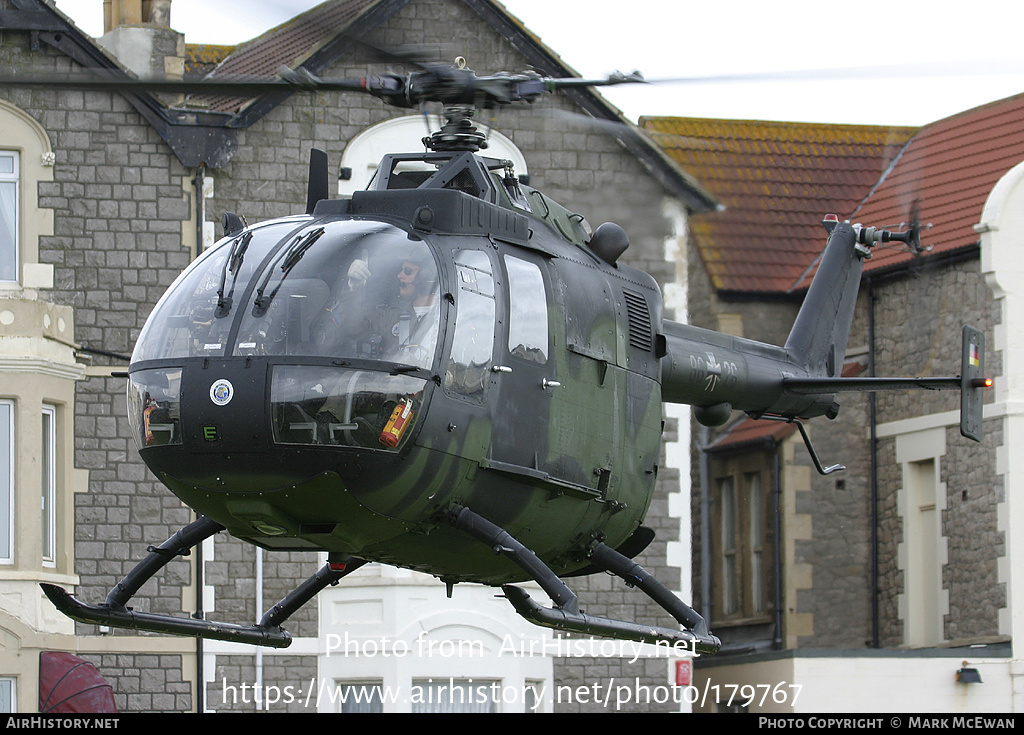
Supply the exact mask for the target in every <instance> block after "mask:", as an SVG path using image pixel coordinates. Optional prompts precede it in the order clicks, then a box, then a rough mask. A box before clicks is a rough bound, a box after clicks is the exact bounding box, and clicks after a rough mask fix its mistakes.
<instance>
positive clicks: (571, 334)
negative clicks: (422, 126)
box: [42, 64, 991, 654]
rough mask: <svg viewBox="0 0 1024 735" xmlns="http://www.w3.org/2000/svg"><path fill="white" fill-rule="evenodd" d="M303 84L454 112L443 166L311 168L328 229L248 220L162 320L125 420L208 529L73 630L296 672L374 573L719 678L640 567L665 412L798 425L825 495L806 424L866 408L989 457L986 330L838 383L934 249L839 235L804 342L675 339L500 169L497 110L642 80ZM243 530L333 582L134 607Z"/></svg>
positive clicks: (139, 347)
mask: <svg viewBox="0 0 1024 735" xmlns="http://www.w3.org/2000/svg"><path fill="white" fill-rule="evenodd" d="M281 77H282V78H281V80H279V81H275V82H270V83H266V84H265V85H264V87H261V88H260V89H261V90H262V91H268V90H272V91H281V90H282V89H296V88H299V89H322V90H330V89H335V90H337V89H340V90H345V91H350V92H361V93H368V94H371V95H373V96H376V97H378V98H380V99H381V100H382V101H384V102H385V103H387V104H390V105H394V106H397V107H405V108H411V107H415V106H418V105H421V104H423V103H425V102H431V103H440V104H441V105H443V106H444V116H445V118H446V120H445V122H444V124H443V125H442V126H441V127H440V129H439V130H437V131H436V132H434V133H433V134H431V135H430V136H428V137H427V138H425V139H424V143H425V146H426V148H427V150H426V152H418V153H408V154H388V155H386V156H385V157H384V158H383V160H382V161H381V164H380V166H379V167H378V170H377V174H376V175H375V178H374V179H373V181H372V182H371V184H370V185H369V187H368V188H367V189H366V190H365V191H360V192H356V193H354V194H353V195H352V197H351V198H346V199H331V198H330V197H329V193H328V176H327V171H328V165H327V161H326V156H325V155H324V154H323V153H321V152H319V151H312V152H311V154H310V166H309V183H308V189H307V206H306V210H305V212H304V213H301V214H297V215H293V216H288V217H283V218H280V219H274V220H269V221H264V222H260V223H256V224H253V225H247V224H246V223H245V222H243V221H242V220H241V218H240V217H238V216H237V215H234V214H231V213H227V214H225V215H224V238H223V239H221V240H220V241H219V242H218V243H217V244H216V245H215V246H214V247H212V248H210V249H208V250H206V251H205V252H204V253H203V254H202V255H201V256H200V257H198V258H197V259H196V260H195V261H194V262H193V263H192V264H190V265H189V267H188V268H187V269H186V270H185V271H184V272H183V273H182V274H181V275H180V276H179V277H178V278H177V280H176V281H175V282H174V283H173V284H172V285H171V286H170V288H169V289H168V290H167V292H166V293H165V294H164V296H163V297H162V298H161V300H160V301H159V302H158V303H157V305H156V307H155V308H154V310H153V312H152V314H151V315H150V317H149V319H148V321H147V322H146V325H145V327H144V328H143V330H142V332H141V334H140V336H139V339H138V342H137V344H136V347H135V350H134V353H133V355H132V358H131V362H130V365H129V368H128V371H127V373H126V374H125V377H126V378H127V381H128V385H127V395H128V415H129V419H130V422H131V425H132V427H133V428H132V430H133V435H134V438H135V441H136V444H137V446H138V449H139V453H140V456H141V457H142V459H143V460H144V461H145V463H146V464H147V466H148V467H149V468H150V469H151V471H152V472H153V474H154V475H155V476H156V477H157V479H159V480H160V481H161V482H162V483H163V484H164V485H166V486H167V487H168V488H169V489H170V491H171V492H172V493H174V494H175V495H176V496H177V497H178V498H179V499H181V500H182V502H184V503H185V504H186V505H188V506H189V507H190V508H192V509H193V510H194V511H195V512H196V513H197V514H198V519H197V520H196V521H194V522H193V523H191V524H189V525H188V526H186V527H185V528H183V529H181V530H180V531H178V532H177V533H175V534H174V535H173V536H172V537H170V538H169V539H167V540H166V541H165V542H164V543H162V544H161V545H160V546H158V547H156V548H154V549H153V550H152V551H151V552H150V554H149V556H147V557H146V558H145V559H143V560H142V561H141V562H140V563H139V564H138V565H137V566H136V567H135V568H134V569H133V570H132V571H131V572H130V573H129V574H128V575H127V576H126V577H125V578H124V579H123V580H122V581H121V582H120V583H119V584H118V585H117V586H116V587H115V588H114V589H113V590H111V592H110V593H109V595H108V596H107V598H106V600H105V601H104V602H103V603H102V604H98V605H92V604H87V603H84V602H81V601H79V600H77V599H76V598H75V597H73V596H72V595H70V594H69V593H68V592H67V591H65V590H64V589H62V588H60V587H58V586H56V585H52V584H43V585H42V587H43V590H44V592H45V594H46V595H47V597H48V598H49V599H50V600H51V601H52V602H53V603H54V605H55V606H56V607H57V608H58V609H59V610H60V611H61V612H63V613H64V614H66V615H67V616H69V617H71V618H72V619H74V620H77V621H80V622H86V623H94V624H99V625H105V626H111V627H119V628H127V629H134V630H144V631H151V632H157V633H167V634H175V635H186V636H196V637H201V638H210V639H218V640H226V641H234V642H241V643H251V644H256V645H263V646H271V647H278V648H283V647H287V646H288V645H289V644H290V642H291V637H290V635H289V634H288V632H287V631H286V630H285V629H284V628H283V627H282V625H283V623H285V621H286V620H287V619H288V618H289V617H290V616H291V615H292V614H294V612H295V611H296V610H298V609H299V608H300V607H301V606H302V605H303V604H305V603H307V602H308V601H310V600H311V599H312V598H313V597H314V596H315V595H316V594H317V593H318V592H320V591H321V590H323V589H324V588H326V587H327V586H328V585H332V584H337V583H339V582H340V581H341V580H342V579H343V578H344V577H345V576H346V575H348V574H350V573H352V572H353V571H354V570H355V569H358V568H359V567H361V566H363V565H364V564H366V563H369V562H376V563H381V564H390V565H395V566H399V567H403V568H408V569H412V570H417V571H421V572H424V573H427V574H430V575H433V576H435V577H437V578H438V579H440V580H441V581H442V582H443V583H445V584H446V585H447V586H448V588H449V591H450V590H451V588H452V586H453V585H455V584H457V583H462V582H472V583H480V584H484V585H489V586H494V587H497V588H500V590H501V592H502V594H503V596H504V597H505V598H507V599H508V600H509V602H510V603H511V604H512V605H513V607H514V608H515V610H516V611H517V612H518V613H519V614H520V615H522V616H523V617H524V618H526V619H527V620H529V621H530V622H533V623H536V624H538V625H541V626H545V627H549V628H552V629H556V630H559V631H567V632H571V633H579V634H587V635H598V636H607V637H612V638H620V639H626V640H635V641H640V642H645V643H655V644H656V643H666V642H667V643H670V644H683V645H685V646H687V647H688V648H689V650H692V651H693V652H695V653H701V654H712V653H715V652H716V651H717V650H718V649H719V648H720V646H721V642H720V641H719V639H718V638H717V637H716V636H715V635H714V634H713V633H712V632H711V631H710V629H709V626H708V623H707V621H705V620H704V619H703V618H702V617H701V616H700V615H699V614H698V613H697V612H696V611H694V610H693V609H692V608H691V607H689V606H688V605H687V604H686V603H685V602H683V601H682V600H680V599H679V598H678V596H676V595H675V594H674V593H673V592H671V591H670V590H669V589H668V588H666V587H665V586H664V585H663V584H661V583H660V582H659V581H658V580H657V579H655V578H654V577H653V575H651V574H650V573H649V572H647V571H646V570H644V569H643V568H642V567H641V566H639V565H638V564H637V563H635V562H634V561H633V559H634V558H635V557H636V556H637V555H638V554H639V553H640V552H641V551H643V550H644V549H645V548H646V547H647V546H648V545H649V544H650V543H651V541H652V540H653V538H654V533H653V531H652V530H650V529H649V528H647V527H646V526H644V525H643V522H644V517H645V515H646V513H647V510H648V507H649V504H650V501H651V497H652V494H653V491H654V486H655V481H656V478H657V473H658V455H659V451H660V446H661V438H662V404H663V403H666V402H667V403H677V404H686V405H690V406H692V407H693V412H694V417H695V419H696V420H697V421H698V422H700V423H701V424H704V425H707V426H717V425H721V424H723V423H724V422H726V421H727V420H728V419H729V418H730V416H732V415H733V412H734V411H740V412H743V413H746V414H747V415H749V416H752V417H755V418H762V419H772V420H778V421H785V422H790V423H795V424H796V426H797V427H798V428H799V429H800V432H801V435H802V436H803V439H804V441H805V443H806V446H807V449H808V451H809V454H810V456H811V458H812V460H813V462H814V464H815V466H816V468H817V469H818V471H819V472H821V473H822V474H829V473H832V472H836V471H839V470H840V469H841V466H840V465H833V466H829V467H825V466H823V465H822V464H821V462H820V461H819V460H818V457H817V455H816V453H815V452H814V450H813V447H812V446H811V443H810V440H809V437H808V435H807V433H806V431H805V430H804V428H803V424H802V421H804V420H806V419H812V418H816V417H821V416H825V417H827V418H835V416H836V415H837V411H838V405H837V403H836V401H835V396H836V394H837V393H840V392H844V391H872V390H890V389H904V388H920V389H945V388H950V389H958V390H960V391H961V396H962V411H961V413H962V421H961V432H962V433H963V434H964V436H966V437H968V438H970V439H973V440H976V441H979V440H980V439H981V404H982V396H983V391H984V389H985V388H986V387H988V386H989V385H991V381H990V380H989V379H988V378H986V377H985V373H984V349H985V345H984V337H983V334H982V333H981V332H979V331H978V330H975V329H973V328H971V327H965V328H964V330H963V342H962V355H963V358H962V369H961V373H960V375H958V376H953V377H939V378H908V379H900V378H844V377H840V373H841V369H842V358H843V354H844V351H845V348H846V341H847V338H848V335H849V332H850V326H851V322H852V319H853V311H854V302H855V299H856V296H857V292H858V288H859V284H860V277H861V272H862V269H863V262H864V259H865V258H867V257H869V256H870V253H871V249H872V248H873V247H875V246H877V245H879V244H881V243H889V242H901V243H903V244H905V245H906V246H907V247H909V248H910V249H911V250H914V249H919V248H920V230H919V227H917V226H911V227H910V228H909V229H908V230H907V231H905V232H893V231H890V230H885V229H879V228H876V227H873V226H865V225H862V224H859V223H851V222H845V221H840V220H839V218H838V217H837V216H834V215H826V216H824V218H823V221H822V224H823V226H824V229H825V232H826V235H827V244H826V247H825V250H824V252H823V255H822V257H821V260H820V262H819V264H818V267H817V272H816V275H815V277H814V280H813V282H812V284H811V286H810V288H809V290H808V292H807V295H806V298H805V300H804V302H803V305H802V306H801V308H800V310H799V312H798V315H797V317H796V320H795V322H794V325H793V328H792V331H791V333H790V336H789V338H788V339H787V341H786V343H785V344H784V345H782V346H774V345H768V344H764V343H761V342H757V341H753V340H749V339H742V338H737V337H732V336H728V335H724V334H721V333H717V332H713V331H710V330H706V329H701V328H697V327H694V326H691V325H686V324H681V323H676V322H672V321H670V320H667V319H665V318H664V317H663V313H662V312H663V305H662V298H661V293H660V291H659V288H658V285H657V283H656V281H655V280H654V278H653V277H651V276H650V275H648V274H646V273H644V272H643V271H640V270H638V269H635V268H632V267H629V266H627V265H626V264H625V263H623V262H621V261H620V258H621V257H622V255H623V254H624V253H625V252H626V251H627V249H628V247H629V239H628V235H627V233H625V231H624V230H623V229H622V228H621V227H619V226H617V225H615V224H613V223H605V224H603V225H601V226H599V227H597V228H596V229H594V230H591V229H590V228H589V225H588V224H587V223H586V220H585V219H584V218H582V217H581V216H579V215H578V214H576V213H574V212H571V211H569V210H567V209H565V208H564V207H562V206H561V205H559V204H558V203H557V202H555V201H553V200H552V199H550V198H549V197H547V196H546V195H545V194H543V193H542V192H541V191H539V190H537V189H533V188H530V187H529V186H528V185H526V184H524V183H523V182H521V181H520V180H519V178H518V177H517V176H516V174H515V171H514V170H513V167H512V165H511V163H510V162H509V161H507V160H503V159H498V158H489V157H487V156H486V155H484V154H483V153H482V151H484V150H486V140H485V136H484V135H483V134H482V133H481V132H480V131H479V130H478V129H477V127H476V126H475V125H474V123H473V117H474V115H475V114H476V112H477V111H478V110H479V109H481V108H484V109H487V108H490V107H495V106H499V105H506V104H512V103H519V102H527V103H529V102H533V101H535V100H536V99H538V98H539V97H540V96H541V95H543V94H546V93H550V92H554V91H557V90H558V89H562V88H565V87H569V86H574V85H588V86H598V85H602V84H620V83H637V82H640V81H642V78H641V77H639V76H638V75H615V76H612V77H609V78H607V79H604V80H581V79H550V78H545V77H542V76H541V75H539V74H537V73H534V72H524V73H502V74H495V75H491V76H478V75H476V74H475V73H474V72H472V71H471V70H469V69H467V68H465V67H464V66H463V65H461V64H457V65H456V66H454V67H448V66H441V65H436V66H432V67H429V68H425V69H423V70H420V71H416V72H412V73H410V74H408V75H405V76H399V75H395V74H383V75H379V76H376V77H368V78H366V79H360V80H327V79H320V78H318V77H315V76H314V75H312V74H310V73H308V72H305V71H302V70H298V71H292V70H283V71H282V74H281ZM106 81H107V80H101V82H103V83H101V82H96V84H97V85H99V86H103V87H104V88H110V87H111V86H112V85H110V84H107V83H105V82H106ZM62 84H63V85H64V86H69V83H67V82H64V83H62ZM91 84H93V82H90V81H85V82H83V86H86V87H87V86H89V85H91ZM141 84H147V83H141ZM233 84H234V85H235V86H234V87H232V88H233V89H234V88H237V86H238V85H240V84H241V82H237V83H233ZM139 85H140V83H139V82H136V81H128V82H126V83H125V85H124V86H123V88H124V89H126V90H130V89H134V88H137V86H139ZM175 85H177V86H175ZM191 87H194V85H192V84H187V83H170V84H168V85H167V86H166V87H164V88H162V89H165V90H166V91H175V90H185V89H188V88H191ZM114 88H117V86H116V85H114ZM222 531H226V532H228V533H229V534H231V535H232V536H235V537H237V538H239V539H242V540H244V541H247V542H249V543H252V544H255V545H257V546H259V547H262V548H265V549H271V550H287V551H313V552H326V553H327V557H328V559H327V563H326V564H325V565H324V566H323V567H322V568H321V569H320V570H319V571H318V572H317V573H316V574H314V575H313V576H312V577H310V578H309V579H308V580H306V581H305V582H304V583H303V584H301V585H300V586H299V587H298V588H297V589H296V590H294V591H293V592H292V593H290V594H289V595H288V596H286V597H285V598H284V599H283V600H281V601H280V602H279V603H278V604H277V605H275V606H274V607H273V608H271V609H270V610H269V611H268V612H267V613H266V614H265V615H264V616H263V618H262V619H261V620H260V622H259V623H257V624H255V625H249V626H246V625H236V624H229V623H224V622H217V621H211V620H203V619H194V618H184V617H178V616H172V615H164V614H155V613H145V612H138V611H135V610H132V609H131V608H130V607H129V605H128V603H129V601H130V600H131V598H132V596H133V595H134V594H135V593H137V592H138V590H139V589H140V588H141V586H142V585H143V584H144V583H145V582H146V581H147V580H149V579H150V578H152V577H153V576H154V575H155V574H157V573H159V571H160V570H161V569H162V568H163V567H164V566H165V565H166V564H167V563H168V562H169V561H170V560H171V559H173V558H174V557H175V556H177V555H179V554H183V553H187V552H188V550H189V549H191V548H192V547H194V546H196V545H197V544H199V543H201V542H202V541H203V540H204V539H206V538H209V537H211V536H213V535H215V534H217V533H220V532H222ZM597 572H610V573H612V574H615V575H617V576H619V577H621V578H622V579H624V580H625V581H626V582H627V583H628V584H629V585H631V586H635V587H638V588H639V590H640V591H641V592H643V593H644V594H646V595H648V596H649V597H650V598H651V599H652V600H654V601H655V602H656V603H657V604H658V605H660V606H661V607H662V608H663V609H664V610H666V611H667V612H668V613H669V614H670V615H671V616H672V617H673V618H674V619H675V620H676V621H677V622H678V623H679V628H678V629H675V628H667V627H659V626H651V625H643V624H639V623H636V622H633V621H628V620H617V619H612V618H604V617H597V616H593V615H588V614H586V613H584V612H583V611H581V610H580V607H579V602H578V599H577V597H576V595H575V593H574V592H573V591H572V589H571V588H570V587H569V585H568V583H567V582H566V581H565V580H566V579H572V578H573V577H575V576H582V575H588V574H593V573H597ZM523 582H536V583H537V584H538V585H539V586H540V587H541V589H542V590H543V591H544V592H545V593H546V594H547V595H548V596H549V597H550V598H551V602H552V605H551V606H550V607H545V606H544V605H542V604H540V603H538V602H536V601H535V600H533V599H532V598H531V597H530V596H529V595H528V594H527V593H526V592H525V591H524V590H523V589H522V588H521V587H520V586H517V585H519V584H521V583H523Z"/></svg>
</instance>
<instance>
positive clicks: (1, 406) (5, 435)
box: [0, 399, 14, 564]
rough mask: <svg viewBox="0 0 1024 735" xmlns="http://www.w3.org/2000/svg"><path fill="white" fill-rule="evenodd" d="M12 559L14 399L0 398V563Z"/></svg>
mask: <svg viewBox="0 0 1024 735" xmlns="http://www.w3.org/2000/svg"><path fill="white" fill-rule="evenodd" d="M12 561H14V401H11V400H8V399H0V563H7V564H9V563H11V562H12Z"/></svg>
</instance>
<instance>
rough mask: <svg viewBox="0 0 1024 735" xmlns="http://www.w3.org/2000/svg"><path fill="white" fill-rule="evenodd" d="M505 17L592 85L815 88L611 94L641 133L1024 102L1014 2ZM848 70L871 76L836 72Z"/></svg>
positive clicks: (584, 8) (513, 8)
mask: <svg viewBox="0 0 1024 735" xmlns="http://www.w3.org/2000/svg"><path fill="white" fill-rule="evenodd" d="M56 4H57V7H58V8H60V9H61V10H62V11H63V12H64V13H65V14H67V15H69V16H70V17H71V18H72V19H73V20H74V21H75V23H76V24H77V25H78V26H79V27H80V28H82V30H84V31H85V32H87V33H89V34H90V35H93V36H98V35H100V34H102V32H103V29H102V25H103V18H102V6H103V1H102V0H57V2H56ZM317 4H318V2H316V0H217V2H211V0H172V8H171V25H172V27H174V28H175V29H176V30H178V31H181V32H182V33H184V34H185V40H186V42H188V43H217V44H235V43H239V42H241V41H245V40H248V39H250V38H253V37H255V36H257V35H259V34H260V33H262V32H263V31H265V30H268V29H269V28H272V27H274V26H275V25H278V24H279V23H282V22H284V21H286V20H287V19H288V18H290V17H292V16H294V15H297V14H298V13H300V12H302V11H303V10H305V9H308V8H310V7H313V6H314V5H317ZM504 5H505V6H506V8H507V9H508V10H509V11H510V12H512V13H513V14H514V15H516V16H517V17H519V18H520V19H521V20H522V21H523V22H524V24H525V25H526V27H527V28H529V29H530V30H531V31H533V32H534V33H535V34H537V35H538V36H539V37H540V38H541V40H542V41H543V42H544V43H545V44H546V45H547V46H548V47H549V48H551V49H552V50H554V51H555V52H556V53H557V54H558V55H559V56H561V57H562V59H563V60H564V61H565V62H566V63H567V64H568V65H569V66H570V67H572V68H574V69H575V70H576V71H577V72H579V74H580V75H581V76H584V77H600V76H604V75H606V74H608V73H610V72H613V71H616V70H618V71H624V72H631V71H633V70H639V71H640V72H641V73H642V74H643V75H644V77H645V78H646V79H649V80H662V79H679V78H691V77H698V78H702V79H707V78H709V77H714V76H720V75H752V74H764V73H775V72H786V73H788V72H800V73H801V74H813V73H817V74H818V76H819V78H817V79H812V80H806V79H805V80H802V81H798V80H797V79H796V78H789V79H779V78H767V79H759V80H756V81H750V82H746V83H739V82H728V83H726V82H714V81H710V80H708V81H702V82H691V83H685V84H684V83H678V82H676V83H658V84H647V85H629V87H628V88H627V87H615V88H608V89H605V90H603V92H602V93H603V94H604V95H605V97H606V98H607V99H608V100H609V101H610V102H611V103H612V104H614V105H616V106H617V107H618V108H619V109H620V110H622V111H623V113H624V114H625V115H626V117H628V118H630V119H631V120H633V121H634V122H635V121H636V120H637V119H638V118H639V117H640V116H641V115H673V116H680V117H711V118H729V119H748V120H790V121H797V122H831V123H854V124H870V125H915V126H916V125H924V124H927V123H929V122H933V121H935V120H939V119H941V118H944V117H947V116H949V115H952V114H956V113H957V112H962V111H964V110H967V109H970V108H972V107H976V106H978V105H981V104H985V103H987V102H991V101H994V100H997V99H1002V98H1003V97H1009V96H1011V95H1014V94H1018V93H1021V92H1024V51H1021V50H1020V48H1021V47H1020V44H1019V24H1018V23H1017V22H1016V20H1015V18H1014V17H1013V13H1015V11H1014V10H1013V7H1014V3H1013V2H1012V0H972V2H971V3H969V4H966V5H962V6H957V8H956V12H955V13H953V12H949V11H948V10H942V9H940V8H941V7H942V6H941V5H937V4H934V3H926V2H923V0H858V2H856V3H822V2H820V0H777V1H776V2H774V3H766V2H764V1H763V0H759V1H755V0H720V2H717V3H707V2H687V1H686V0H648V1H647V2H641V3H636V4H635V5H633V6H632V7H635V8H637V10H638V12H636V13H633V14H630V13H627V12H624V8H627V7H629V4H616V5H606V4H604V3H597V2H594V0H505V2H504ZM470 61H471V62H472V60H470ZM470 65H471V66H472V63H471V64H470ZM851 68H857V69H865V68H867V69H868V71H864V72H859V73H858V74H856V75H851V74H847V73H840V72H838V71H835V70H837V69H843V70H846V69H851ZM815 70H819V71H817V72H815ZM820 70H825V71H824V72H822V71H820ZM512 71H515V70H512Z"/></svg>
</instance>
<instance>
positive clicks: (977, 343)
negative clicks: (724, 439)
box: [782, 326, 992, 442]
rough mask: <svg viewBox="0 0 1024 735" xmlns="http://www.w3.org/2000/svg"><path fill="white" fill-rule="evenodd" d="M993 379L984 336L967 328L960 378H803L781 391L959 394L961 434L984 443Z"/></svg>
mask: <svg viewBox="0 0 1024 735" xmlns="http://www.w3.org/2000/svg"><path fill="white" fill-rule="evenodd" d="M990 387H992V379H991V378H987V377H985V335H984V333H982V332H981V331H979V330H977V329H975V328H974V327H969V326H964V328H963V343H962V356H961V369H960V375H956V376H953V377H947V378H818V377H812V378H803V377H789V378H783V379H782V389H783V390H784V391H787V392H789V393H796V394H800V395H815V394H819V393H829V394H830V393H853V392H863V393H871V392H874V391H881V390H914V389H921V390H948V389H955V390H959V391H960V433H961V434H962V435H963V436H965V437H967V438H968V439H973V440H974V441H978V442H980V441H981V437H982V404H983V403H984V399H985V389H986V388H990Z"/></svg>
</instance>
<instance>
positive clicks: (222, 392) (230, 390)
mask: <svg viewBox="0 0 1024 735" xmlns="http://www.w3.org/2000/svg"><path fill="white" fill-rule="evenodd" d="M234 395H235V387H234V386H233V385H231V383H230V382H228V381H227V380H224V379H221V380H218V381H217V382H215V383H214V384H213V385H211V386H210V400H211V401H213V402H214V403H216V404H217V405H218V406H226V405H227V404H229V403H230V402H231V399H232V398H233V397H234Z"/></svg>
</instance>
